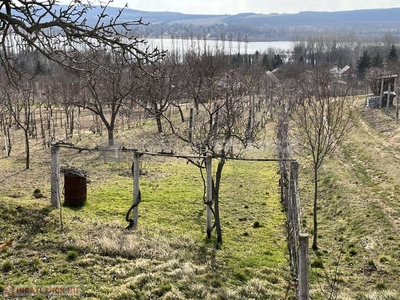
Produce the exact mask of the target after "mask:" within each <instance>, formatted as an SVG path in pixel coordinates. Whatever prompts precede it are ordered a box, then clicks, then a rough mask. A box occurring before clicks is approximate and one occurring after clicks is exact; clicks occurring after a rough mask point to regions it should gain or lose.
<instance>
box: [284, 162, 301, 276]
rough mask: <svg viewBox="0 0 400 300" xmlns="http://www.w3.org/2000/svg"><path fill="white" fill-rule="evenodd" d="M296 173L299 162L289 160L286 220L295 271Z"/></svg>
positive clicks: (296, 241) (296, 233)
mask: <svg viewBox="0 0 400 300" xmlns="http://www.w3.org/2000/svg"><path fill="white" fill-rule="evenodd" d="M298 174H299V163H298V162H297V161H291V162H290V175H289V176H290V180H289V193H288V194H289V199H288V200H289V201H288V211H287V213H288V222H289V225H290V226H289V228H288V229H289V230H288V231H289V232H288V235H289V243H291V245H290V247H291V249H292V251H291V252H292V254H293V257H292V260H293V261H292V265H293V271H294V272H296V271H297V268H298V263H299V262H298V261H299V258H298V253H297V245H298V238H299V231H300V230H299V227H300V224H299V201H300V199H299V191H298Z"/></svg>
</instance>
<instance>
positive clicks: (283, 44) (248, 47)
mask: <svg viewBox="0 0 400 300" xmlns="http://www.w3.org/2000/svg"><path fill="white" fill-rule="evenodd" d="M146 41H147V42H148V45H149V46H150V47H151V48H153V49H154V48H155V47H157V48H158V49H159V50H168V51H178V52H179V53H184V52H186V51H188V50H196V51H198V50H199V49H200V51H203V50H204V49H205V48H206V49H207V50H211V51H213V50H215V49H221V50H222V49H224V51H225V53H232V54H236V53H240V54H245V53H247V54H254V53H256V51H258V52H259V53H260V54H262V53H264V52H268V50H270V49H272V50H273V51H274V52H275V53H287V52H292V51H293V47H294V44H295V43H294V42H291V41H275V42H248V43H245V42H238V41H232V42H229V41H215V40H203V39H200V40H198V39H193V40H191V39H170V38H169V39H167V38H166V39H153V38H149V39H146Z"/></svg>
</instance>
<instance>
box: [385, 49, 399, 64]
mask: <svg viewBox="0 0 400 300" xmlns="http://www.w3.org/2000/svg"><path fill="white" fill-rule="evenodd" d="M387 60H388V62H389V63H396V62H397V49H396V47H395V46H394V45H392V47H391V48H390V50H389V54H388V56H387Z"/></svg>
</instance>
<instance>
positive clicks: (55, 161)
mask: <svg viewBox="0 0 400 300" xmlns="http://www.w3.org/2000/svg"><path fill="white" fill-rule="evenodd" d="M51 206H52V207H57V208H60V147H58V146H54V145H53V146H51Z"/></svg>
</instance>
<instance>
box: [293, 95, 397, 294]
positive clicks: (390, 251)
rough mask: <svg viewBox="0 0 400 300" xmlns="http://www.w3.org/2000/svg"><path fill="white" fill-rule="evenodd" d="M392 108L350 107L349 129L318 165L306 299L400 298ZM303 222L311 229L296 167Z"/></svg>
mask: <svg viewBox="0 0 400 300" xmlns="http://www.w3.org/2000/svg"><path fill="white" fill-rule="evenodd" d="M394 114H395V111H394V109H393V110H392V111H390V112H388V113H387V112H386V111H385V110H382V111H380V110H371V109H369V108H366V107H365V106H364V101H363V99H360V100H359V101H358V102H357V114H356V115H355V117H354V128H353V130H352V132H351V134H350V135H349V137H348V138H347V140H346V142H345V143H344V144H343V145H342V146H341V147H340V148H339V149H338V150H337V151H336V153H335V155H334V156H333V157H330V158H329V159H328V160H327V161H326V164H325V165H324V166H323V168H322V171H321V176H320V180H321V181H320V185H321V187H322V193H321V195H320V198H319V226H320V227H319V228H320V229H319V233H320V239H319V241H320V245H321V246H322V247H321V249H320V250H319V251H317V252H316V253H313V252H311V257H310V263H311V266H312V268H311V286H312V295H313V296H314V297H313V299H327V295H328V296H329V294H330V292H332V291H334V288H335V287H336V288H338V289H339V292H338V294H339V295H340V297H339V299H400V289H399V286H398V282H399V281H398V278H399V275H400V251H399V250H400V238H399V236H400V226H399V225H400V200H399V196H398V191H399V190H400V181H399V178H400V177H399V176H400V170H399V163H400V160H399V158H400V157H399V155H398V151H399V145H400V144H399V142H400V134H399V128H398V126H397V125H396V124H395V119H394ZM302 166H303V172H302V176H301V177H300V178H301V180H302V195H301V196H302V204H303V205H304V208H303V209H304V211H303V225H304V226H305V228H306V231H308V232H311V230H312V213H311V211H312V210H311V205H312V203H311V202H312V201H311V199H312V194H311V187H310V186H309V184H308V183H307V182H306V181H307V180H308V177H309V178H311V176H308V175H307V168H306V167H307V166H306V163H305V162H303V164H302Z"/></svg>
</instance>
